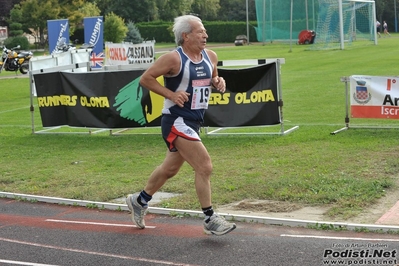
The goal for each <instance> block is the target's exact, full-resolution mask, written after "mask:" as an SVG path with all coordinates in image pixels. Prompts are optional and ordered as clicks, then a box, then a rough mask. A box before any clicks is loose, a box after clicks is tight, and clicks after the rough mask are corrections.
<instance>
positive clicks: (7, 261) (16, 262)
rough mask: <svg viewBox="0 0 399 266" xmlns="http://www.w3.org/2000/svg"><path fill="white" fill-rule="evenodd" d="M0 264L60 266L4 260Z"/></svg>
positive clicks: (0, 260)
mask: <svg viewBox="0 0 399 266" xmlns="http://www.w3.org/2000/svg"><path fill="white" fill-rule="evenodd" d="M0 263H7V264H11V265H26V266H58V265H54V264H41V263H34V262H25V261H16V260H2V259H0Z"/></svg>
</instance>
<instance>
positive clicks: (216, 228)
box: [204, 214, 236, 236]
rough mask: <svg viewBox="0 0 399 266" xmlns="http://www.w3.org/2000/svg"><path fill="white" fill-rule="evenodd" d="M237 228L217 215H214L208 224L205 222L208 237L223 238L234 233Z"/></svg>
mask: <svg viewBox="0 0 399 266" xmlns="http://www.w3.org/2000/svg"><path fill="white" fill-rule="evenodd" d="M235 228H236V224H235V223H229V222H227V221H226V220H225V219H224V217H221V216H219V215H217V214H214V215H212V216H211V218H210V221H209V222H208V223H206V222H205V221H204V232H205V234H208V235H210V234H212V235H217V236H221V235H224V234H227V233H229V232H231V231H233V230H234V229H235Z"/></svg>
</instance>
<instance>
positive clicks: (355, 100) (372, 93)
mask: <svg viewBox="0 0 399 266" xmlns="http://www.w3.org/2000/svg"><path fill="white" fill-rule="evenodd" d="M350 103H351V116H352V117H353V118H383V119H399V106H398V104H399V77H379V76H363V75H356V76H351V77H350Z"/></svg>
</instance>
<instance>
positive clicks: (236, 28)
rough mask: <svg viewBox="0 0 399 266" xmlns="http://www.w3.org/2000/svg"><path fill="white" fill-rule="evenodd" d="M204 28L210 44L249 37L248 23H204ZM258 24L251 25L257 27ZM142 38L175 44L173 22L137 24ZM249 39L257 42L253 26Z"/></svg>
mask: <svg viewBox="0 0 399 266" xmlns="http://www.w3.org/2000/svg"><path fill="white" fill-rule="evenodd" d="M203 23H204V26H205V28H206V30H207V32H208V35H209V38H208V41H209V42H221V43H225V42H234V40H235V37H236V36H237V35H242V34H243V35H247V23H246V22H236V21H232V22H226V21H210V22H206V21H204V22H203ZM256 24H257V23H256V22H255V23H250V25H256ZM136 26H137V28H138V29H139V31H140V34H141V37H143V39H144V40H155V41H156V42H167V43H169V42H172V43H173V42H174V36H173V33H172V26H173V22H160V21H155V22H146V23H137V24H136ZM249 39H250V40H252V41H253V40H256V32H255V29H254V27H253V26H250V27H249Z"/></svg>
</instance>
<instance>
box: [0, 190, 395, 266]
mask: <svg viewBox="0 0 399 266" xmlns="http://www.w3.org/2000/svg"><path fill="white" fill-rule="evenodd" d="M146 224H147V228H146V229H144V230H141V229H138V228H136V227H135V226H133V224H132V223H131V221H130V215H129V213H127V212H126V211H110V210H98V209H88V208H85V207H72V206H65V205H57V204H49V203H30V202H26V201H17V200H14V199H5V198H3V199H0V265H35V266H37V265H96V266H97V265H118V266H119V265H144V266H146V265H229V266H231V265H272V266H275V265H276V266H277V265H290V266H291V265H300V266H312V265H317V266H319V265H330V264H323V254H325V252H326V250H331V251H333V252H337V253H335V254H339V252H342V251H344V250H345V246H346V247H350V248H351V249H352V250H358V251H361V250H365V251H366V250H369V251H370V250H371V251H373V250H375V249H383V250H384V251H387V252H392V251H397V250H399V236H398V235H390V234H374V233H356V232H353V231H345V232H332V231H322V230H310V229H305V228H290V227H286V226H277V225H265V224H254V223H243V222H238V223H237V229H236V230H234V231H233V232H231V233H230V234H227V235H225V236H220V237H217V236H207V235H204V234H203V233H202V220H201V219H198V218H178V217H173V216H166V215H155V214H149V215H147V216H146ZM389 254H393V253H389ZM397 256H399V255H397ZM367 259H375V258H374V257H370V256H369V258H367ZM387 259H388V258H385V259H384V260H387ZM392 259H395V260H396V253H395V257H393V258H392ZM345 261H346V263H348V262H349V260H348V259H347V258H346V260H345ZM393 262H394V261H393V260H392V264H383V265H395V264H394V263H393Z"/></svg>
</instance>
